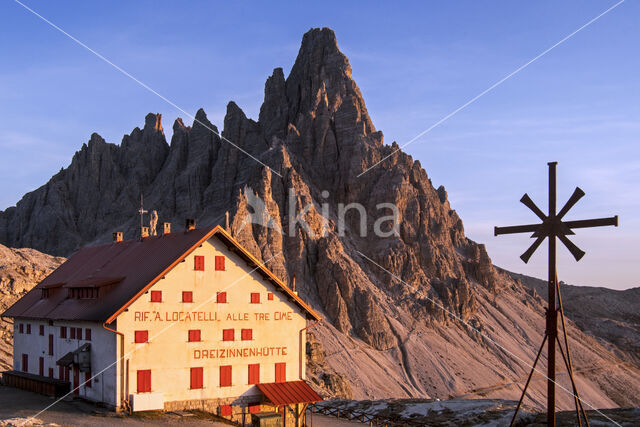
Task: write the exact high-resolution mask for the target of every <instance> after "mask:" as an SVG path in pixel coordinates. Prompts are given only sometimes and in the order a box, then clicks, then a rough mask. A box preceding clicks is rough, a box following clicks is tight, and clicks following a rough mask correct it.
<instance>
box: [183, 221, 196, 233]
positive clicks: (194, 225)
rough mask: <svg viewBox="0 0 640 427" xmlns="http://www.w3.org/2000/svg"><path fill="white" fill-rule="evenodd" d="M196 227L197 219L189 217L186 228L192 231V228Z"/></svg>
mask: <svg viewBox="0 0 640 427" xmlns="http://www.w3.org/2000/svg"><path fill="white" fill-rule="evenodd" d="M195 228H196V220H195V219H193V218H187V221H186V226H185V230H186V231H191V230H195Z"/></svg>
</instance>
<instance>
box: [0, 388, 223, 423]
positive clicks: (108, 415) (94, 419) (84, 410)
mask: <svg viewBox="0 0 640 427" xmlns="http://www.w3.org/2000/svg"><path fill="white" fill-rule="evenodd" d="M54 402H55V400H54V399H51V398H48V397H46V396H43V395H40V394H35V393H30V392H28V391H24V390H18V389H15V388H10V387H5V386H0V425H2V422H3V421H5V422H6V421H7V420H11V419H14V420H15V422H14V423H13V425H21V424H23V423H24V422H25V421H26V420H27V419H30V418H31V417H34V416H36V414H38V413H39V412H40V411H42V410H43V409H44V408H46V407H47V406H49V405H51V404H52V403H54ZM36 418H37V420H39V421H41V422H42V423H44V424H48V423H55V424H58V425H61V426H104V427H108V426H113V425H122V426H134V425H136V426H137V425H154V424H166V425H173V424H190V425H199V424H206V425H210V426H216V427H217V426H220V427H223V426H224V427H229V424H225V423H222V422H219V421H215V420H213V419H212V418H211V417H210V416H208V415H206V414H196V415H193V416H187V417H185V416H179V415H175V414H170V413H166V414H146V415H133V416H122V415H118V414H116V413H114V412H112V411H108V410H105V409H101V408H98V407H97V406H95V405H92V404H89V403H86V402H83V401H80V400H75V401H61V402H59V403H56V404H55V405H54V406H52V407H51V408H50V409H48V410H46V411H44V412H43V413H41V414H38V415H37V416H36ZM30 421H32V422H36V420H33V419H32V420H30Z"/></svg>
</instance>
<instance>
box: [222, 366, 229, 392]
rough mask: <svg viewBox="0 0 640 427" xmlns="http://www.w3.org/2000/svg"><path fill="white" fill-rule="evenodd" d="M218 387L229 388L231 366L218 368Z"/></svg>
mask: <svg viewBox="0 0 640 427" xmlns="http://www.w3.org/2000/svg"><path fill="white" fill-rule="evenodd" d="M220 387H231V366H229V365H227V366H220Z"/></svg>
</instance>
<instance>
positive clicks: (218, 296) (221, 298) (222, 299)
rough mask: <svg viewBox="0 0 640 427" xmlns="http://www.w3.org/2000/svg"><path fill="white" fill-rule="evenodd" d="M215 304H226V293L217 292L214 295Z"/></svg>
mask: <svg viewBox="0 0 640 427" xmlns="http://www.w3.org/2000/svg"><path fill="white" fill-rule="evenodd" d="M216 302H218V303H222V304H224V303H226V302H227V293H226V292H218V293H217V294H216Z"/></svg>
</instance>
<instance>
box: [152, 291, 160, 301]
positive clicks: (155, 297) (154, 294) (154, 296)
mask: <svg viewBox="0 0 640 427" xmlns="http://www.w3.org/2000/svg"><path fill="white" fill-rule="evenodd" d="M151 302H162V291H151Z"/></svg>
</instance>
